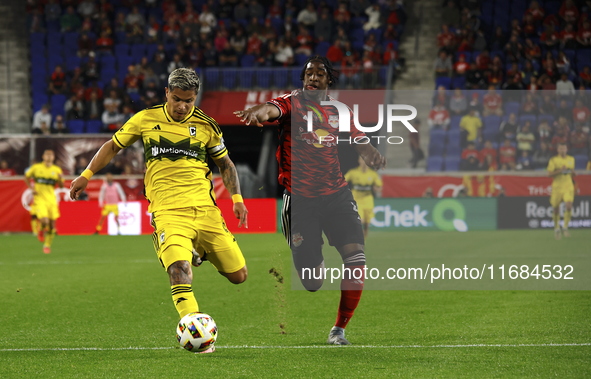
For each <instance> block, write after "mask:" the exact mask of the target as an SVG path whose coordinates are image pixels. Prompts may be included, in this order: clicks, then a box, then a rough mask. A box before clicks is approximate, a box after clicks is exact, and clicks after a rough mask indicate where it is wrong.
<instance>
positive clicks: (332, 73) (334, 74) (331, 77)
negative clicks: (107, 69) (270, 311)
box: [300, 55, 339, 87]
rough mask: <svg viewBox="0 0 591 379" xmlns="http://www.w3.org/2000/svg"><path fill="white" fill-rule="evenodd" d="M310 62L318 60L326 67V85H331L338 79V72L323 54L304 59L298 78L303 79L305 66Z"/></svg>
mask: <svg viewBox="0 0 591 379" xmlns="http://www.w3.org/2000/svg"><path fill="white" fill-rule="evenodd" d="M310 62H320V63H322V64H323V65H324V67H326V71H327V72H328V86H329V87H331V86H332V85H333V84H335V83H336V82H337V81H338V80H339V72H338V71H337V70H335V69H334V67H332V63H331V62H330V61H329V60H328V59H327V58H326V57H323V56H320V55H313V56H311V57H310V58H308V59H306V62H305V63H304V67H303V68H302V72H300V80H301V81H302V82H303V81H304V75H305V74H306V67H308V63H310Z"/></svg>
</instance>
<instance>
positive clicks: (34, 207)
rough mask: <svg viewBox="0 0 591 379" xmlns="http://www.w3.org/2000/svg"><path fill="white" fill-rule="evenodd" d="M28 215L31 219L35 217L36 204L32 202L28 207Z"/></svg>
mask: <svg viewBox="0 0 591 379" xmlns="http://www.w3.org/2000/svg"><path fill="white" fill-rule="evenodd" d="M29 214H30V215H31V217H37V204H35V202H32V203H31V205H30V206H29Z"/></svg>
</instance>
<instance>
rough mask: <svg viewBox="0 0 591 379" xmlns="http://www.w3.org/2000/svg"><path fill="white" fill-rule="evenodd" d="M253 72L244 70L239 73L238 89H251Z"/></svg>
mask: <svg viewBox="0 0 591 379" xmlns="http://www.w3.org/2000/svg"><path fill="white" fill-rule="evenodd" d="M253 78H254V72H253V71H252V70H244V71H242V72H241V73H240V87H242V88H245V89H250V88H252V82H253Z"/></svg>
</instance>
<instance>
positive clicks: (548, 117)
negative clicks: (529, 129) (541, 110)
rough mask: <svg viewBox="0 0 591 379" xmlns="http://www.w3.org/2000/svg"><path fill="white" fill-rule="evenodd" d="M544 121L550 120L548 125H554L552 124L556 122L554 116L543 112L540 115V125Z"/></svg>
mask: <svg viewBox="0 0 591 379" xmlns="http://www.w3.org/2000/svg"><path fill="white" fill-rule="evenodd" d="M542 121H546V122H548V125H550V126H552V124H554V116H553V115H549V114H541V115H539V116H538V125H540V123H541V122H542ZM538 125H535V129H536V130H537V128H538Z"/></svg>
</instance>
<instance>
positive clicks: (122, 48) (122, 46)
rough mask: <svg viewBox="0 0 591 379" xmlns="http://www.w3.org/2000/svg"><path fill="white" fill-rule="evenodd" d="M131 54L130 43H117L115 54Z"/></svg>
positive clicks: (117, 55)
mask: <svg viewBox="0 0 591 379" xmlns="http://www.w3.org/2000/svg"><path fill="white" fill-rule="evenodd" d="M127 55H129V45H128V44H126V43H118V44H116V45H115V56H116V57H120V56H127Z"/></svg>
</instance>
